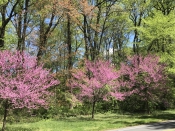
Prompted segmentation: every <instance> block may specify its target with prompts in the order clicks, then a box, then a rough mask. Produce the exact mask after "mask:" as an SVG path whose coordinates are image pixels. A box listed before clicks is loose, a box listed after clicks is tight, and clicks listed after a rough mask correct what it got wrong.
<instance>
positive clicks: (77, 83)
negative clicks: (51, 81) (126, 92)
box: [69, 60, 123, 118]
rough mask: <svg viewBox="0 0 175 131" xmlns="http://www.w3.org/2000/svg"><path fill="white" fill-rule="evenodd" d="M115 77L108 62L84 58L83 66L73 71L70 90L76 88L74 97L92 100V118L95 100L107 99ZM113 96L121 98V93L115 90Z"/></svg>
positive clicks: (113, 69)
mask: <svg viewBox="0 0 175 131" xmlns="http://www.w3.org/2000/svg"><path fill="white" fill-rule="evenodd" d="M117 78H118V74H117V72H116V71H115V68H114V67H113V66H112V65H111V63H110V62H107V61H102V60H96V61H92V62H91V61H88V60H86V61H85V66H84V68H82V69H76V70H74V71H73V73H72V79H71V80H70V81H69V83H70V85H69V86H70V87H71V88H72V90H76V91H77V90H78V92H77V94H76V97H77V98H78V99H79V100H84V99H86V100H87V99H88V100H90V101H91V102H92V118H94V111H95V104H96V102H98V101H99V100H101V99H103V100H107V97H108V96H109V95H110V92H111V87H113V86H115V84H116V80H117ZM115 97H116V98H117V99H120V100H122V99H123V95H122V94H121V93H120V92H117V91H116V92H115Z"/></svg>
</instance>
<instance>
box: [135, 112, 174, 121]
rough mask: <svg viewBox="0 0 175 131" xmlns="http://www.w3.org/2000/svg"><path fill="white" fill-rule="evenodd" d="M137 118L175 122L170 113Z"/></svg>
mask: <svg viewBox="0 0 175 131" xmlns="http://www.w3.org/2000/svg"><path fill="white" fill-rule="evenodd" d="M138 118H141V119H149V118H154V119H164V120H175V114H171V113H163V114H156V115H150V116H149V115H144V116H140V117H138Z"/></svg>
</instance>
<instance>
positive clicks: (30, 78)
mask: <svg viewBox="0 0 175 131" xmlns="http://www.w3.org/2000/svg"><path fill="white" fill-rule="evenodd" d="M57 84H59V81H58V80H55V79H54V77H53V76H52V74H50V71H49V70H46V69H43V65H37V60H36V57H33V56H30V55H29V54H26V53H21V52H19V51H17V52H10V51H2V52H0V98H2V99H5V100H8V102H9V103H10V104H11V105H12V107H13V108H23V107H26V108H37V107H39V106H43V107H46V106H47V98H48V96H50V95H51V93H50V92H49V91H48V88H50V87H51V86H54V85H57Z"/></svg>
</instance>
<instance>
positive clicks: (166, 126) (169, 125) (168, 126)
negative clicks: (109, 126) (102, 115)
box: [108, 120, 175, 131]
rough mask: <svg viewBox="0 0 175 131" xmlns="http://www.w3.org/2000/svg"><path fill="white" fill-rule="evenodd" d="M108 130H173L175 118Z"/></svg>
mask: <svg viewBox="0 0 175 131" xmlns="http://www.w3.org/2000/svg"><path fill="white" fill-rule="evenodd" d="M108 131H175V120H170V121H167V122H161V123H154V124H147V125H140V126H133V127H127V128H122V129H115V130H108Z"/></svg>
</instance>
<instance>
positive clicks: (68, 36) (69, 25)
mask: <svg viewBox="0 0 175 131" xmlns="http://www.w3.org/2000/svg"><path fill="white" fill-rule="evenodd" d="M67 49H68V65H67V66H68V70H71V69H72V41H71V23H70V16H69V15H67Z"/></svg>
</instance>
